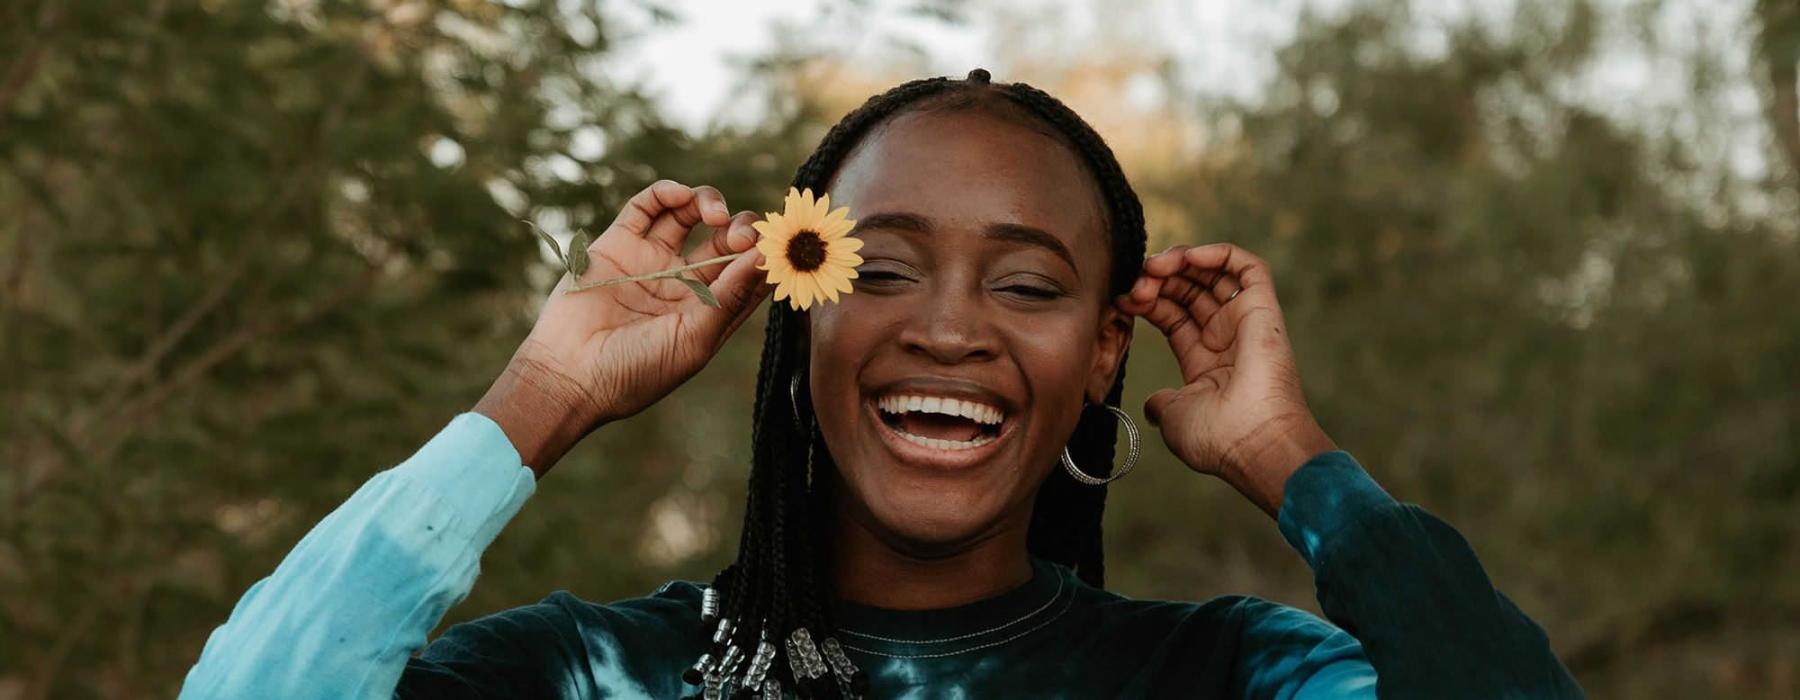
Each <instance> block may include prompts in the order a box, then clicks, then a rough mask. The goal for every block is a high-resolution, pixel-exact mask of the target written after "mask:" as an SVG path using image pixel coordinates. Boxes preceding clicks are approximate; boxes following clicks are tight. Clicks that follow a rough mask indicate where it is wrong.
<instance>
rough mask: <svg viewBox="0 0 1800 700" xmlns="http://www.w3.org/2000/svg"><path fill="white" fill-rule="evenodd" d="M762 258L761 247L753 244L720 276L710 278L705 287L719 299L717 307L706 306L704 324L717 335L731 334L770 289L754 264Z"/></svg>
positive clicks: (757, 263)
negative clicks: (710, 282)
mask: <svg viewBox="0 0 1800 700" xmlns="http://www.w3.org/2000/svg"><path fill="white" fill-rule="evenodd" d="M762 261H763V255H762V251H760V250H757V249H756V248H755V247H754V246H752V247H751V248H750V249H749V251H747V252H746V253H745V254H744V256H743V257H741V258H738V259H736V260H733V261H731V262H730V263H729V264H727V265H726V266H725V269H724V270H722V271H720V272H719V276H718V277H717V278H715V279H713V281H712V284H710V285H707V288H708V289H710V290H712V293H713V296H714V297H715V298H717V299H718V300H719V308H716V309H707V311H708V312H710V313H708V314H706V316H705V318H706V319H707V322H706V325H707V326H708V330H710V331H713V332H714V333H716V334H717V336H718V337H720V338H722V337H723V336H727V335H730V334H731V333H732V331H735V330H737V327H738V326H739V325H741V324H742V323H743V322H744V319H746V318H749V317H750V312H751V311H754V310H755V309H756V306H757V303H758V302H761V301H762V300H763V299H764V298H765V297H767V296H769V292H770V291H772V290H773V287H771V286H770V285H768V284H765V283H764V282H763V279H764V274H763V271H762V270H758V269H756V266H757V265H759V264H761V263H762Z"/></svg>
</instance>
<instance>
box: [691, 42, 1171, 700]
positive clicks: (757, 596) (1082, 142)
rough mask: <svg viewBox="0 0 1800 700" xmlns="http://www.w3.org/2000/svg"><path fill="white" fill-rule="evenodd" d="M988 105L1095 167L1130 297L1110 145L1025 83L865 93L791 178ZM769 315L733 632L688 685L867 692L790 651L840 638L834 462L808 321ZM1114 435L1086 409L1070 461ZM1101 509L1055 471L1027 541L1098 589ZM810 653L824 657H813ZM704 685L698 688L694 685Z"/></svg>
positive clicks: (1110, 444)
mask: <svg viewBox="0 0 1800 700" xmlns="http://www.w3.org/2000/svg"><path fill="white" fill-rule="evenodd" d="M990 98H1000V99H1003V100H1004V101H1005V102H1006V103H1009V104H1012V105H1015V106H1016V107H1018V108H1020V109H1022V110H1023V111H1024V112H1025V113H1026V114H1027V115H1029V116H1030V117H1032V118H1035V119H1037V120H1038V121H1041V122H1043V123H1044V124H1045V125H1047V126H1049V127H1051V128H1052V129H1053V130H1054V131H1055V132H1056V134H1057V135H1060V136H1061V137H1063V138H1064V139H1065V140H1066V141H1067V142H1068V144H1069V145H1070V146H1071V147H1072V148H1073V150H1074V151H1075V152H1076V154H1077V155H1078V156H1079V157H1080V158H1081V160H1082V162H1083V163H1085V164H1086V166H1087V168H1088V171H1089V172H1090V174H1091V175H1092V176H1093V178H1094V180H1095V182H1097V183H1098V185H1099V190H1100V194H1101V197H1102V199H1103V200H1104V203H1105V208H1106V220H1107V222H1108V224H1109V234H1110V238H1111V244H1112V251H1113V252H1112V258H1113V259H1112V267H1111V275H1110V283H1109V285H1108V289H1109V298H1110V297H1111V296H1116V295H1118V294H1123V293H1125V292H1126V291H1127V290H1128V289H1129V288H1130V285H1131V283H1132V281H1133V280H1135V279H1136V276H1137V269H1138V266H1139V264H1140V261H1141V260H1142V259H1143V254H1144V243H1145V242H1144V215H1143V207H1142V205H1141V204H1140V203H1139V202H1138V199H1137V194H1136V193H1135V192H1134V191H1133V190H1132V188H1131V185H1130V183H1129V182H1128V181H1127V180H1126V179H1125V175H1124V172H1123V171H1122V170H1121V169H1120V167H1119V164H1118V161H1117V159H1116V158H1115V157H1114V155H1113V153H1112V150H1111V149H1110V148H1109V147H1108V146H1107V145H1106V142H1105V141H1104V140H1103V139H1101V138H1100V136H1099V134H1098V133H1096V132H1095V131H1094V130H1093V128H1092V127H1090V126H1089V125H1088V124H1087V123H1086V122H1085V121H1083V120H1082V119H1081V117H1080V116H1078V115H1076V114H1075V112H1074V111H1073V110H1070V109H1069V108H1068V107H1067V106H1065V105H1063V104H1062V102H1060V101H1058V100H1057V99H1056V98H1054V97H1051V96H1050V95H1049V94H1047V93H1044V92H1043V91H1041V90H1038V89H1036V88H1033V87H1030V86H1028V85H1025V84H1022V83H1011V84H993V83H991V82H990V78H989V76H988V74H987V71H983V70H979V69H978V70H976V71H972V72H970V74H969V77H968V78H967V79H965V80H951V79H949V78H942V77H939V78H928V79H923V80H914V81H911V82H907V83H905V84H902V85H900V86H898V87H895V88H893V89H891V90H889V91H887V92H885V93H882V94H880V95H877V96H875V97H872V98H870V99H869V100H868V101H867V102H865V103H864V104H863V105H862V106H860V107H858V108H857V109H856V110H854V111H852V112H851V113H850V114H848V115H846V116H845V117H844V118H843V119H842V120H840V121H839V122H838V123H837V124H836V125H834V126H833V127H832V128H831V130H830V131H828V132H827V133H826V134H825V136H824V138H823V139H821V140H820V142H819V145H818V147H817V148H816V149H814V151H813V153H812V155H811V156H809V157H808V158H807V160H806V162H805V163H803V164H802V165H801V166H800V167H799V169H798V170H797V171H796V172H795V175H794V180H793V183H792V184H793V186H794V187H796V188H802V189H808V188H810V189H812V190H814V191H817V192H823V191H825V190H827V189H828V185H829V184H830V181H831V179H832V177H834V176H835V175H836V173H837V170H838V168H839V167H840V166H841V165H842V164H843V162H844V161H845V160H846V159H847V158H848V157H849V155H850V153H851V152H852V151H853V150H854V149H855V148H856V147H857V145H858V144H860V143H862V142H863V141H864V140H865V139H866V138H867V136H868V134H869V133H870V132H871V131H872V130H873V129H874V128H876V127H877V126H879V125H881V124H882V123H885V122H886V121H888V120H890V119H892V118H893V117H895V116H896V115H898V114H900V113H903V112H906V111H909V110H913V109H922V108H925V107H927V106H930V105H932V104H934V103H938V102H942V103H944V104H945V105H947V106H950V107H957V106H963V105H973V104H978V103H981V102H983V101H984V100H987V99H990ZM769 309H770V310H769V320H768V325H767V327H766V330H765V335H764V338H763V353H762V364H761V367H760V369H759V371H758V374H757V383H756V384H757V388H756V403H755V409H754V410H755V413H754V416H753V417H752V421H751V445H752V459H751V469H750V481H749V494H748V498H747V499H746V503H745V508H744V530H743V532H742V533H741V534H740V536H739V542H738V558H737V561H736V562H735V563H734V564H732V565H731V566H730V567H727V568H726V570H725V571H722V572H720V574H719V575H718V577H717V578H715V580H714V588H715V589H717V590H718V591H720V592H722V593H723V594H724V599H725V601H724V602H725V604H724V606H723V608H722V615H721V616H722V618H724V619H727V620H730V621H731V623H732V625H733V627H732V628H731V629H730V631H729V632H728V633H727V634H724V635H720V636H722V637H723V640H722V641H720V642H719V643H716V644H713V645H711V646H710V647H709V654H710V655H711V656H710V659H711V661H710V663H711V665H710V666H709V665H708V661H707V659H708V657H702V660H701V661H700V662H698V663H697V664H696V667H695V668H694V669H692V670H691V671H690V673H689V677H690V679H695V678H698V679H701V681H704V682H705V683H706V685H704V686H703V687H702V688H701V690H700V691H699V692H697V695H703V696H706V697H713V694H714V693H716V692H719V691H722V690H724V689H725V688H731V689H732V690H733V693H734V695H733V697H736V698H747V697H750V696H751V695H752V694H753V693H752V691H753V690H760V691H761V692H762V693H763V697H770V694H769V693H768V691H769V690H770V685H772V684H773V683H774V682H775V681H777V680H778V681H779V682H780V683H781V684H782V686H783V687H784V688H791V689H794V690H795V691H797V692H798V693H799V694H800V696H801V697H830V696H834V695H837V694H840V693H841V694H844V695H846V696H849V697H856V696H861V695H866V693H867V680H866V678H865V677H864V676H863V674H862V672H861V671H855V673H854V676H850V680H849V682H848V683H846V682H845V677H844V676H837V677H836V679H835V682H834V676H835V675H836V674H835V672H836V671H838V670H839V669H838V668H837V662H836V661H835V660H834V661H832V671H833V672H831V673H826V674H825V675H824V676H823V677H815V678H810V679H809V678H804V677H799V674H798V673H796V669H798V668H801V667H803V666H804V663H802V664H796V663H795V660H794V659H792V658H789V657H790V656H791V654H790V651H791V650H795V649H800V653H801V655H802V656H805V655H807V650H808V649H812V645H811V643H810V642H808V643H806V644H805V645H802V646H799V647H797V646H793V645H792V644H793V643H792V641H791V640H793V639H794V638H795V637H796V636H798V635H799V633H800V631H808V632H810V634H811V635H816V636H817V638H818V639H822V640H825V642H824V643H825V644H826V645H827V646H832V645H835V644H836V642H835V640H833V639H832V636H833V635H834V634H835V632H836V627H835V625H833V624H832V620H831V619H830V612H829V611H830V609H829V606H828V605H826V601H828V600H829V599H830V598H829V596H830V583H829V582H830V572H831V567H830V539H829V537H830V530H829V526H830V523H831V498H832V491H833V485H834V484H835V483H836V479H837V477H836V473H837V465H836V464H835V463H834V462H833V460H832V458H831V455H830V454H829V452H828V451H827V450H826V449H824V445H823V442H822V439H821V438H820V437H819V436H818V434H817V432H816V430H815V429H814V425H813V422H812V420H811V418H810V416H811V409H810V406H809V405H808V404H809V402H808V401H807V400H806V396H807V393H806V392H808V391H809V388H808V385H807V382H806V381H805V380H804V379H802V380H801V381H800V384H799V386H798V389H797V391H795V394H794V395H793V396H792V397H790V395H789V390H790V382H793V381H794V378H795V377H804V373H805V372H806V366H807V363H808V359H807V357H806V352H805V344H804V342H803V333H804V331H805V315H804V313H802V312H798V311H794V310H792V309H789V308H787V307H785V306H783V305H781V304H778V303H772V304H771V305H770V307H769ZM1120 363H1121V366H1120V368H1119V372H1118V376H1117V377H1116V378H1115V380H1114V382H1113V385H1112V388H1111V390H1110V391H1109V392H1108V393H1107V397H1106V403H1107V404H1110V405H1114V406H1117V405H1118V402H1119V399H1120V396H1121V394H1122V393H1123V389H1124V383H1125V372H1124V367H1123V363H1124V358H1121V359H1120ZM797 418H798V419H797ZM1115 427H1116V426H1115V425H1114V423H1113V419H1112V417H1111V416H1110V414H1106V413H1104V412H1100V411H1087V412H1084V413H1083V415H1082V417H1081V419H1080V420H1079V421H1078V422H1077V424H1076V428H1075V432H1074V434H1073V435H1072V436H1071V437H1070V439H1069V443H1068V449H1069V453H1070V455H1071V457H1072V458H1074V459H1075V460H1076V461H1077V463H1078V464H1081V465H1083V467H1084V468H1087V469H1090V470H1092V469H1096V468H1099V466H1100V465H1111V464H1112V458H1113V450H1114V447H1115V443H1116V438H1115V434H1114V429H1115ZM1108 468H1110V467H1108ZM1105 506H1106V489H1105V488H1104V487H1093V486H1085V485H1082V484H1079V483H1077V482H1076V481H1075V480H1074V479H1072V478H1070V477H1069V476H1068V475H1067V474H1064V473H1062V471H1061V470H1054V471H1053V472H1052V473H1051V475H1050V477H1049V479H1048V480H1046V481H1045V483H1044V484H1043V486H1042V488H1041V489H1040V490H1039V492H1038V496H1037V503H1036V506H1035V508H1034V511H1033V517H1032V523H1031V530H1030V534H1029V544H1028V547H1029V548H1030V550H1031V552H1032V554H1033V555H1035V556H1038V557H1040V558H1043V559H1045V560H1048V561H1052V562H1056V563H1059V564H1063V565H1065V566H1069V567H1071V568H1072V569H1074V571H1075V572H1076V573H1077V575H1079V576H1080V577H1081V578H1082V580H1084V581H1086V582H1088V583H1089V584H1091V585H1094V586H1101V585H1103V583H1104V581H1105V560H1104V557H1103V547H1102V541H1101V529H1100V527H1101V516H1102V513H1103V512H1104V509H1105ZM720 624H723V623H720ZM712 625H713V621H710V620H709V621H708V622H707V625H706V626H707V630H706V632H705V634H707V635H708V637H707V639H708V640H709V641H710V640H712V639H714V636H715V635H716V634H717V630H715V629H713V627H712ZM765 641H766V642H767V643H770V644H772V645H773V648H774V650H775V654H776V658H777V659H778V660H776V661H774V662H773V663H772V664H771V665H768V666H766V667H765V668H764V669H763V670H762V672H761V673H757V671H756V669H755V666H756V664H755V663H754V662H753V661H748V660H747V659H749V658H754V656H755V655H756V650H757V648H758V647H759V646H761V645H762V644H763V643H764V642H765ZM732 647H735V648H736V650H737V651H736V653H737V654H738V655H739V657H737V658H738V662H737V663H736V664H731V665H729V667H723V666H722V665H721V662H723V661H725V659H729V658H733V657H732V656H730V655H731V654H732V651H731V648H732ZM812 652H813V653H812V657H813V658H814V659H815V660H816V659H817V650H816V649H812ZM709 673H710V674H713V675H714V676H718V677H722V678H723V679H724V683H723V684H722V685H713V684H712V683H713V681H712V680H711V676H708V674H709ZM753 677H754V678H757V679H764V678H766V680H765V682H764V683H762V684H761V686H760V688H759V689H752V688H749V687H747V686H748V685H750V683H748V681H750V680H751V679H752V678H753ZM701 681H696V680H690V682H691V683H696V684H700V683H701Z"/></svg>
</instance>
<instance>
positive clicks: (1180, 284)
mask: <svg viewBox="0 0 1800 700" xmlns="http://www.w3.org/2000/svg"><path fill="white" fill-rule="evenodd" d="M1202 276H1204V273H1199V272H1196V271H1191V270H1189V271H1183V272H1182V274H1178V275H1174V276H1171V277H1169V278H1168V279H1166V280H1163V283H1162V288H1161V289H1159V290H1157V295H1158V296H1160V297H1162V298H1164V299H1168V300H1170V301H1173V302H1175V303H1177V304H1180V305H1182V306H1185V307H1187V309H1188V313H1191V314H1193V315H1194V320H1196V321H1199V322H1200V324H1201V325H1206V324H1207V323H1210V322H1211V321H1212V320H1213V317H1214V316H1216V315H1217V314H1218V313H1219V309H1220V307H1221V304H1220V303H1219V298H1218V295H1217V292H1215V291H1214V290H1213V286H1216V285H1215V284H1214V283H1212V282H1210V281H1202V280H1200V279H1199V278H1200V277H1202Z"/></svg>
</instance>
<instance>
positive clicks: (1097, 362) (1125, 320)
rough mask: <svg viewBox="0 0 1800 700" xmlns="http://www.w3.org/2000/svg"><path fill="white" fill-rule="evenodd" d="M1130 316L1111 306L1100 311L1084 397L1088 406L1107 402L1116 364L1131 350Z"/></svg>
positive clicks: (1116, 371)
mask: <svg viewBox="0 0 1800 700" xmlns="http://www.w3.org/2000/svg"><path fill="white" fill-rule="evenodd" d="M1131 328H1132V317H1131V316H1129V315H1126V314H1125V313H1124V312H1122V311H1120V310H1119V309H1118V308H1117V307H1115V306H1113V305H1112V304H1107V305H1106V308H1105V309H1102V310H1101V311H1100V333H1099V334H1098V335H1096V336H1095V337H1094V355H1093V357H1094V363H1093V365H1092V366H1090V367H1089V368H1088V373H1087V376H1088V384H1087V386H1086V387H1083V396H1085V397H1086V398H1087V401H1088V403H1091V404H1095V405H1098V404H1100V403H1102V402H1104V401H1106V395H1107V393H1108V392H1110V391H1112V386H1113V380H1114V379H1116V378H1118V376H1119V364H1120V362H1121V361H1122V360H1124V359H1125V351H1126V350H1127V349H1129V348H1130V347H1131Z"/></svg>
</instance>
